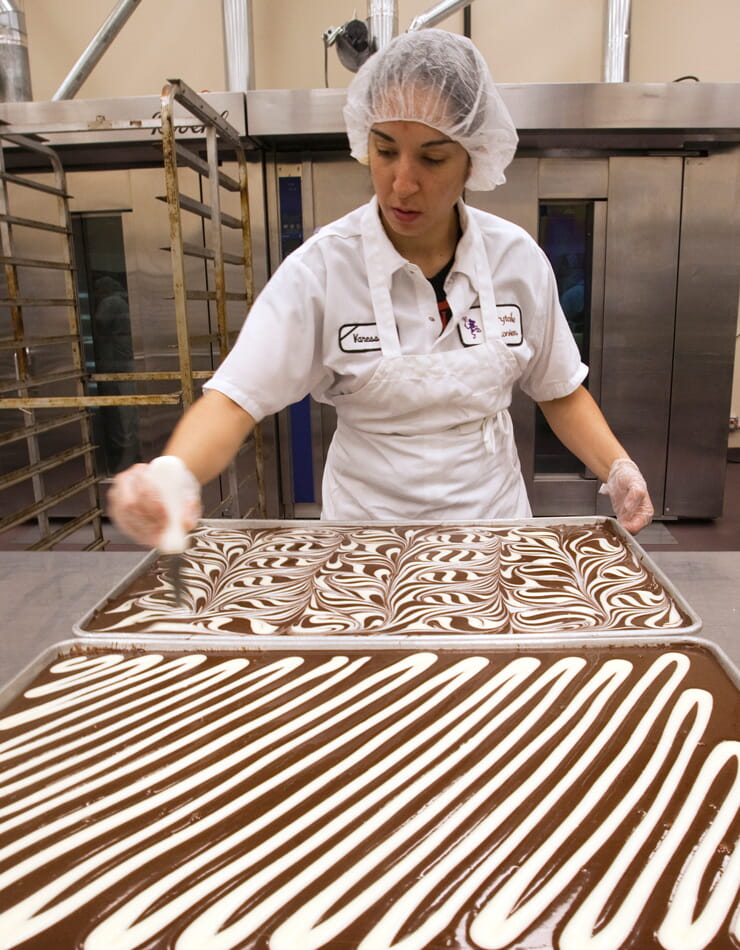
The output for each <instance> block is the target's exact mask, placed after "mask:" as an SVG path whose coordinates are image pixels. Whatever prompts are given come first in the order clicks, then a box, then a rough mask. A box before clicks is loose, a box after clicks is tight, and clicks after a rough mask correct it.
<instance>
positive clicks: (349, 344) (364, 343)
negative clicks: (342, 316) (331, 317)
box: [339, 323, 380, 353]
mask: <svg viewBox="0 0 740 950" xmlns="http://www.w3.org/2000/svg"><path fill="white" fill-rule="evenodd" d="M339 349H340V350H342V352H343V353H367V352H368V351H370V350H379V349H380V337H379V336H378V324H377V323H345V324H343V325H342V326H341V327H340V328H339Z"/></svg>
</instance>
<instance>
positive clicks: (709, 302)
mask: <svg viewBox="0 0 740 950" xmlns="http://www.w3.org/2000/svg"><path fill="white" fill-rule="evenodd" d="M500 88H501V91H502V95H503V96H504V98H505V100H506V102H507V105H508V106H509V108H510V110H511V113H512V116H513V118H514V121H515V124H516V125H517V127H518V129H519V130H520V147H519V151H518V153H517V158H516V159H515V161H514V162H513V164H512V165H511V166H510V168H509V170H508V172H507V179H508V180H507V183H506V184H505V185H504V186H502V187H500V188H498V189H496V191H494V192H486V193H477V194H476V193H473V194H469V195H468V200H469V201H470V203H471V204H474V205H477V206H479V207H482V208H485V209H486V210H490V211H493V212H495V213H499V214H501V215H502V216H503V217H507V218H509V219H511V220H513V221H515V222H517V223H519V224H520V225H522V226H523V227H524V228H526V229H527V230H528V231H529V232H530V233H531V234H532V235H533V236H534V237H535V238H536V239H538V240H540V241H541V243H543V244H545V245H546V246H547V244H548V243H549V244H550V245H551V246H550V250H551V252H552V254H554V253H555V252H558V253H559V254H560V255H562V256H563V257H564V258H565V259H566V260H565V261H564V262H563V263H564V264H565V263H567V264H569V265H571V264H575V267H574V268H573V267H571V271H574V272H573V273H571V274H570V275H568V274H566V273H565V272H564V271H563V272H562V273H561V272H560V271H559V266H560V263H561V262H560V261H558V260H554V261H553V263H554V266H555V269H556V271H558V277H559V282H561V297H562V298H563V303H564V309H566V310H568V309H569V307H572V304H573V300H574V299H576V300H577V299H578V295H579V293H580V306H579V307H578V308H577V309H578V310H580V313H578V312H577V313H576V314H575V315H574V317H573V324H572V325H573V328H574V332H575V333H576V337H577V339H579V342H580V343H581V345H582V348H583V355H584V359H585V361H586V362H587V363H588V364H589V366H590V368H591V371H590V375H589V380H588V386H589V388H590V390H591V391H592V393H593V394H594V396H595V397H596V399H597V401H599V402H600V404H601V406H602V408H603V409H604V411H605V413H606V415H607V417H608V419H609V421H610V422H611V424H612V426H613V428H614V429H615V430H616V432H617V434H618V436H619V437H620V438H621V439H622V441H623V442H624V443H625V444H626V446H627V447H628V449H629V451H630V452H631V453H632V454H633V455H634V456H635V457H636V459H637V460H638V461H639V463H640V465H641V467H642V468H643V470H644V471H645V474H646V477H647V479H648V482H649V485H650V489H651V493H652V496H653V500H654V502H655V506H656V511H657V514H658V516H659V517H665V518H675V517H697V518H714V517H717V516H718V515H720V514H721V511H722V499H723V490H724V472H725V463H726V453H727V419H728V416H729V404H730V392H731V382H732V364H733V348H734V337H735V325H736V319H737V306H738V278H739V276H740V273H739V272H740V268H739V266H738V260H740V195H739V193H738V188H737V182H738V177H739V176H740V94H739V90H738V86H737V85H736V84H731V83H729V84H723V83H716V84H710V83H690V84H683V83H671V84H618V83H609V84H593V85H592V84H572V85H571V84H559V85H539V84H527V85H508V86H507V85H503V86H501V87H500ZM343 102H344V93H343V92H341V91H332V90H298V91H274V90H273V91H253V92H251V93H250V94H249V96H248V112H249V132H250V134H251V135H253V136H254V137H255V138H256V139H257V140H258V141H260V142H261V143H263V144H264V145H265V146H268V147H270V148H271V149H272V150H274V155H273V156H271V160H270V161H268V162H267V164H266V181H267V201H268V208H267V220H268V235H269V240H270V248H271V258H272V260H273V261H278V260H279V259H280V258H281V256H282V253H283V252H284V250H285V248H284V247H283V239H284V237H285V234H286V230H285V229H286V226H287V224H288V222H289V219H290V221H292V222H294V224H295V222H298V229H299V231H300V233H301V234H302V235H308V234H310V233H312V231H313V230H314V229H315V228H316V227H319V226H321V225H322V224H325V223H326V222H328V221H330V220H331V219H332V218H333V217H335V216H337V215H338V214H341V213H342V212H343V211H346V210H349V208H351V207H354V206H356V205H357V204H359V203H361V202H362V201H364V200H366V198H367V197H368V195H369V194H370V185H369V179H368V176H367V172H366V170H364V169H363V168H362V167H360V166H358V165H357V164H355V163H354V162H352V160H351V159H349V158H348V157H347V154H346V151H345V149H344V140H343V133H342V129H343V123H342V117H341V106H342V104H343ZM288 180H290V181H291V182H292V190H291V192H290V194H291V197H290V203H289V204H290V207H289V208H288V209H287V210H286V201H285V194H286V184H287V182H288ZM553 235H554V237H553ZM287 249H288V250H289V248H287ZM551 256H552V255H551ZM569 280H571V281H573V284H571V285H568V281H569ZM569 290H570V291H571V293H570V295H569V297H568V298H567V301H566V299H565V294H566V293H567V292H568V291H569ZM513 409H514V416H515V427H516V432H517V441H518V444H519V447H520V452H521V455H522V460H523V465H524V469H525V477H526V479H527V482H528V488H529V491H530V496H531V499H532V502H533V507H534V511H535V514H537V515H549V514H557V513H560V514H588V513H594V512H596V513H607V512H608V510H609V509H608V503H607V502H606V500H605V499H604V497H603V496H599V495H598V494H597V489H598V483H597V481H596V479H595V478H594V477H593V476H592V474H591V473H589V472H587V471H584V470H583V468H582V467H580V466H579V465H578V464H577V462H576V461H575V460H574V459H573V458H572V457H569V456H568V455H567V453H565V454H564V453H561V452H559V451H558V450H557V449H556V448H555V447H554V446H553V440H552V439H551V437H550V436H549V434H548V431H547V429H546V427H545V426H544V423H543V421H542V420H541V419H540V418H539V417H538V415H537V413H536V412H535V409H534V407H533V406H532V404H531V403H529V402H528V401H525V400H523V399H522V398H521V397H516V398H515V403H514V407H513ZM302 416H303V421H301V420H300V419H298V420H297V419H296V418H295V413H294V418H293V419H291V418H290V417H289V416H288V415H285V416H283V418H282V420H281V435H282V440H281V442H282V444H283V445H291V446H292V447H293V448H295V446H296V443H299V442H301V441H302V442H303V443H304V444H305V443H307V442H310V443H311V444H312V445H313V451H312V454H311V457H310V460H309V462H306V459H305V457H303V458H302V459H301V460H299V461H296V460H295V459H294V460H293V461H292V462H290V461H289V460H287V459H286V453H285V452H283V453H282V460H283V481H282V497H283V504H284V511H285V514H286V515H287V516H288V517H292V516H300V517H303V516H308V515H311V514H313V513H315V512H317V511H318V508H319V506H320V494H319V491H320V489H319V485H320V475H321V469H322V465H323V454H324V453H325V447H326V445H327V443H328V440H329V438H330V436H331V431H332V429H333V424H334V422H333V417H332V413H331V411H330V410H327V409H326V407H317V406H312V407H311V408H310V411H309V410H308V409H304V411H303V413H302ZM309 417H310V437H306V435H305V434H303V435H302V437H301V438H300V439H297V438H296V436H295V433H293V436H292V440H289V439H288V430H289V429H290V426H291V422H292V423H293V425H294V427H295V425H296V424H298V425H304V424H305V420H306V419H308V418H309ZM309 472H310V474H311V476H312V478H311V479H308V478H306V477H305V476H306V473H309ZM311 481H312V483H313V485H312V486H311V484H310V483H311ZM307 486H308V488H309V491H310V490H312V491H313V492H314V494H313V497H309V495H308V494H307V491H306V488H307Z"/></svg>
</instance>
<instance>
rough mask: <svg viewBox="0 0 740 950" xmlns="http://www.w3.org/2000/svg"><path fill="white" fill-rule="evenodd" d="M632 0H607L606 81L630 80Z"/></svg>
mask: <svg viewBox="0 0 740 950" xmlns="http://www.w3.org/2000/svg"><path fill="white" fill-rule="evenodd" d="M630 6H631V5H630V0H607V13H606V39H605V46H604V82H627V81H628V80H629V49H630V13H631V10H630Z"/></svg>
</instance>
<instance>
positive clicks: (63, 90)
mask: <svg viewBox="0 0 740 950" xmlns="http://www.w3.org/2000/svg"><path fill="white" fill-rule="evenodd" d="M140 3H141V0H120V2H119V4H118V6H117V7H116V8H115V9H114V10H113V11H112V13H111V14H110V16H109V17H108V19H107V20H106V21H105V23H104V24H103V25H102V26H101V27H100V29H99V30H98V32H97V33H96V34H95V36H94V37H93V39H92V41H91V43H90V45H89V46H88V47H87V49H86V50H85V52H84V53H83V54H82V56H80V58H79V59H78V60H77V62H76V63H75V64H74V66H73V67H72V70H71V72H70V73H69V75H68V76H67V78H66V79H65V80H64V82H63V83H62V85H61V86H60V87H59V88H58V89H57V91H56V92H55V93H54V95H53V96H52V99H54V100H58V99H74V97H75V95H76V94H77V92H78V90H79V89H80V86H82V84H83V83H84V82H85V80H86V79H87V77H88V76H89V75H90V73H91V72H92V71H93V69H95V67H96V66H97V64H98V62H99V61H100V58H101V57H102V55H103V53H105V51H106V50H107V49H108V47H109V46H110V45H111V43H112V42H113V40H114V39H115V38H116V37H117V36H118V34H119V33H120V31H121V29H122V28H123V26H124V24H125V23H126V21H127V20H128V18H129V17H130V16H131V14H132V13H133V12H134V10H135V9H136V8H137V7H138V5H139V4H140Z"/></svg>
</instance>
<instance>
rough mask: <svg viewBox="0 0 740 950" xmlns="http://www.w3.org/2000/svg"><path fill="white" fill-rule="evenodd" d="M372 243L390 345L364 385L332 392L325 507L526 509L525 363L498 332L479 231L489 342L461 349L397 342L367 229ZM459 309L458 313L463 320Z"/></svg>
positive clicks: (436, 512) (514, 514) (326, 511)
mask: <svg viewBox="0 0 740 950" xmlns="http://www.w3.org/2000/svg"><path fill="white" fill-rule="evenodd" d="M469 226H471V227H474V225H473V224H472V222H471V223H470V225H469ZM364 252H365V261H366V266H367V272H368V280H369V283H370V292H371V296H372V301H373V309H374V313H375V320H376V323H377V328H378V337H379V339H380V346H381V353H382V356H381V360H380V362H379V364H378V367H377V369H376V370H375V372H374V373H373V375H372V377H371V378H370V379H369V381H368V382H367V383H366V384H365V385H364V386H363V387H362V388H361V389H359V390H357V391H356V392H354V393H348V394H346V395H340V396H334V397H333V399H332V401H333V403H334V405H335V407H336V410H337V429H336V432H335V434H334V438H333V440H332V443H331V445H330V447H329V452H328V455H327V459H326V465H325V468H324V478H323V484H322V501H323V509H322V514H321V517H322V518H323V519H326V520H332V521H409V520H423V521H437V520H450V519H461V520H462V519H464V520H476V519H488V518H527V517H529V516H530V515H531V510H530V507H529V501H528V499H527V493H526V489H525V486H524V480H523V478H522V474H521V469H520V465H519V457H518V455H517V451H516V445H515V443H514V435H513V428H512V424H511V417H510V415H509V413H508V411H507V407H508V406H509V404H510V402H511V388H512V385H513V383H514V381H515V380H516V379H517V378H518V375H519V369H518V364H517V361H516V359H515V357H514V355H513V354H512V353H511V351H510V350H509V348H508V346H507V345H506V344H505V343H504V342H503V340H502V339H501V336H500V331H499V323H498V319H497V317H496V301H495V298H494V293H493V281H492V279H491V274H490V268H489V265H488V261H487V258H486V255H485V249H484V247H483V239H482V237H481V235H480V233H479V232H478V231H477V229H475V231H474V233H473V255H474V261H475V270H476V280H477V284H478V295H479V302H480V308H481V309H480V310H479V311H478V310H476V311H475V314H476V318H477V317H478V314H479V315H480V322H482V324H483V326H482V328H481V329H482V331H483V342H481V343H478V344H476V345H474V346H468V347H464V348H463V349H460V350H453V351H449V350H448V351H446V352H438V353H435V352H433V353H430V354H425V355H419V356H405V355H403V354H402V353H401V346H400V342H399V338H398V329H397V327H396V320H395V315H394V312H393V305H392V302H391V296H390V290H389V287H388V278H387V274H386V273H385V272H384V270H383V268H382V266H381V264H380V261H379V258H378V255H377V253H376V251H375V248H374V247H373V245H372V242H368V241H367V240H365V243H364ZM462 316H464V314H454V315H453V321H454V323H455V325H456V324H457V323H458V321H459V320H460V319H461V317H462ZM476 322H478V319H476Z"/></svg>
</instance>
